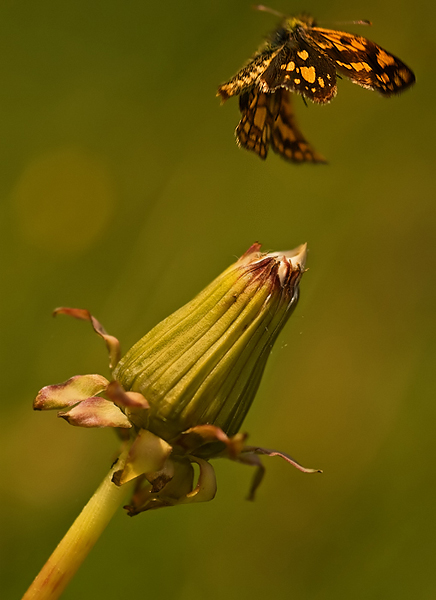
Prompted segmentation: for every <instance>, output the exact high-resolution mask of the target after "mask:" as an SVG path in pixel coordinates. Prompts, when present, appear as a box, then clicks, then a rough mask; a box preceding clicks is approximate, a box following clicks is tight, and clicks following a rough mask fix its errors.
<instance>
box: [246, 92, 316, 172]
mask: <svg viewBox="0 0 436 600" xmlns="http://www.w3.org/2000/svg"><path fill="white" fill-rule="evenodd" d="M239 108H240V110H241V113H242V117H241V120H240V122H239V125H238V127H237V128H236V138H237V141H238V144H239V145H240V146H241V147H242V148H246V149H247V150H252V151H253V152H255V153H256V154H258V155H259V156H260V158H262V159H265V158H266V157H267V154H268V149H269V147H270V146H271V148H272V149H273V151H274V152H277V153H278V154H279V155H280V156H282V157H283V158H285V159H286V160H289V161H291V162H296V163H303V162H314V163H318V162H325V159H324V158H323V157H322V156H321V155H320V154H318V153H317V152H316V151H315V150H314V149H313V148H312V147H311V146H310V144H308V142H307V141H306V140H305V138H304V136H303V134H302V133H301V131H300V130H299V129H298V127H297V124H296V122H295V117H294V113H293V110H292V105H291V95H290V92H288V91H287V90H285V89H283V88H282V89H277V90H276V92H274V93H265V92H260V91H259V90H257V89H256V88H252V89H251V90H249V91H247V92H244V93H243V94H241V96H240V98H239Z"/></svg>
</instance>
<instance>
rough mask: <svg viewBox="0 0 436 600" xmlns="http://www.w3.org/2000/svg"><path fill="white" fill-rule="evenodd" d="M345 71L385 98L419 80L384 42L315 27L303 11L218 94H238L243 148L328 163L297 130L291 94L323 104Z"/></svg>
mask: <svg viewBox="0 0 436 600" xmlns="http://www.w3.org/2000/svg"><path fill="white" fill-rule="evenodd" d="M258 8H259V9H260V10H267V9H265V7H258ZM337 74H338V75H337ZM341 75H344V76H345V77H348V78H349V79H351V81H353V82H354V83H357V84H358V85H361V86H362V87H364V88H367V89H370V90H376V91H378V92H379V93H380V94H382V95H383V96H391V95H392V94H396V93H399V92H402V91H403V90H405V89H406V88H408V87H409V86H410V85H412V83H413V82H414V81H415V76H414V74H413V72H412V71H411V70H410V69H409V67H407V66H406V65H405V64H404V63H403V62H402V61H401V60H400V59H398V58H397V57H396V56H394V55H393V54H390V53H389V52H387V51H386V50H384V49H383V48H382V47H381V46H378V45H377V44H375V43H374V42H371V41H370V40H368V39H366V38H364V37H361V36H356V35H353V34H351V33H345V32H343V31H335V30H332V29H323V28H321V27H316V26H315V21H314V19H312V17H308V16H305V15H303V16H300V17H290V18H285V19H284V20H283V22H282V23H281V25H280V26H279V27H278V29H276V30H275V31H274V32H273V34H272V35H271V36H270V38H269V39H268V40H267V42H265V44H263V46H262V47H261V48H260V49H259V50H258V51H257V52H256V54H255V55H254V56H253V57H252V58H251V60H250V61H249V62H248V64H247V65H246V66H245V67H243V68H242V69H241V70H240V71H239V72H238V73H237V74H236V75H235V76H234V77H232V79H230V80H229V81H227V82H226V83H223V84H222V85H220V86H219V88H218V94H217V95H219V96H221V98H222V100H223V101H224V100H227V98H230V96H235V95H239V96H240V98H239V108H240V111H241V113H242V118H241V121H240V123H239V125H238V127H237V129H236V137H237V141H238V143H239V145H240V146H242V147H244V148H247V149H248V150H253V151H254V152H256V154H258V155H259V156H260V158H263V159H265V158H266V156H267V153H268V149H269V147H271V148H272V149H273V150H274V151H275V152H277V153H278V154H280V155H281V156H282V157H283V158H285V159H287V160H290V161H293V162H296V163H301V162H307V161H309V162H325V161H324V159H323V157H322V156H320V155H319V154H317V153H316V152H315V151H314V150H313V148H311V146H310V145H309V144H308V143H307V141H306V140H305V139H304V137H303V135H302V134H301V132H300V131H299V129H298V128H297V126H296V123H295V118H294V115H293V111H292V106H291V96H290V92H294V93H298V94H301V95H302V96H303V98H308V99H309V100H312V102H317V103H320V104H324V103H327V102H330V100H332V99H333V98H334V96H335V95H336V91H337V85H336V78H337V76H339V77H340V76H341Z"/></svg>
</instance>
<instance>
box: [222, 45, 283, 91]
mask: <svg viewBox="0 0 436 600" xmlns="http://www.w3.org/2000/svg"><path fill="white" fill-rule="evenodd" d="M280 49H281V48H276V49H274V50H273V49H266V50H263V51H260V52H258V53H256V54H255V55H254V57H253V58H252V59H251V60H250V61H249V62H248V63H247V64H246V65H245V67H243V68H242V69H241V70H240V71H238V72H237V73H236V75H235V76H234V77H232V78H231V79H229V81H227V82H226V83H223V84H222V85H220V86H219V87H218V92H217V96H221V99H222V100H223V101H224V100H227V98H230V96H236V95H238V94H240V93H242V92H243V91H244V90H246V89H247V88H249V87H251V86H252V85H253V84H255V83H256V81H257V80H258V79H259V76H260V75H261V74H262V73H263V72H264V71H265V70H266V69H267V68H268V66H269V64H270V63H271V61H272V60H273V59H274V58H275V56H276V54H277V53H278V52H279V51H280Z"/></svg>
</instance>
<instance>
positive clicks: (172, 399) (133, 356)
mask: <svg viewBox="0 0 436 600" xmlns="http://www.w3.org/2000/svg"><path fill="white" fill-rule="evenodd" d="M259 249H260V245H259V244H254V245H253V246H252V247H251V248H250V249H249V250H248V251H247V252H246V253H245V254H244V255H243V256H242V257H241V258H240V259H239V260H238V261H237V262H236V263H234V264H233V265H232V266H230V267H229V268H228V269H226V271H224V273H222V274H221V275H220V276H219V277H217V278H216V279H215V280H214V281H213V282H212V283H211V284H210V285H209V286H207V288H206V289H205V290H203V291H202V292H201V293H200V294H199V295H198V296H196V297H195V298H194V299H193V300H191V302H188V304H186V305H185V306H183V307H182V308H180V309H179V310H178V311H176V312H175V313H174V314H172V315H171V316H170V317H168V318H167V319H165V320H164V321H162V322H161V323H159V324H158V325H157V326H156V327H155V328H154V329H152V330H151V331H150V332H149V333H148V334H147V335H145V336H144V337H143V338H142V339H141V340H139V342H137V343H136V344H135V345H134V346H133V347H132V348H131V349H130V350H129V351H128V352H127V354H126V355H125V356H124V357H123V358H122V359H121V361H120V362H119V363H118V365H117V367H116V368H115V369H114V372H113V375H114V378H115V379H116V380H117V381H118V382H119V383H121V385H122V386H123V388H124V389H126V390H130V391H135V392H139V393H141V394H142V395H143V396H144V397H145V398H146V399H147V402H148V404H149V406H150V408H149V409H148V410H146V411H139V412H138V411H137V412H135V413H134V414H129V415H128V416H129V418H130V420H131V421H132V422H133V423H134V424H135V425H136V426H138V427H141V428H144V429H148V430H149V431H151V432H153V433H154V434H156V435H158V436H159V437H162V438H163V439H165V440H166V441H168V442H171V441H172V440H173V439H174V438H175V437H176V436H178V435H179V434H180V433H182V432H183V431H185V430H187V429H189V428H191V427H194V426H197V425H202V424H210V425H214V426H216V427H219V428H220V429H221V430H222V431H224V432H225V433H226V434H227V435H228V436H233V435H235V434H236V433H237V432H238V431H239V428H240V426H241V424H242V422H243V420H244V418H245V416H246V414H247V412H248V410H249V408H250V406H251V403H252V402H253V399H254V396H255V394H256V391H257V389H258V387H259V384H260V380H261V377H262V373H263V370H264V368H265V364H266V361H267V359H268V356H269V354H270V350H271V348H272V345H273V343H274V341H275V339H276V338H277V336H278V334H279V332H280V331H281V329H282V327H283V326H284V324H285V323H286V321H287V319H288V318H289V316H290V315H291V313H292V311H293V310H294V308H295V306H296V304H297V301H298V295H299V283H300V279H301V276H302V274H303V272H304V263H305V258H306V245H303V246H299V247H298V248H296V249H295V250H292V251H289V252H275V253H268V254H261V253H260V252H259Z"/></svg>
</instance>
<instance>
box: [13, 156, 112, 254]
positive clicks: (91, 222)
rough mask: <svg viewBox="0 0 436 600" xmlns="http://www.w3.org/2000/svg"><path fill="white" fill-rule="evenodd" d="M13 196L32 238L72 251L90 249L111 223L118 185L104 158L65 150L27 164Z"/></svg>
mask: <svg viewBox="0 0 436 600" xmlns="http://www.w3.org/2000/svg"><path fill="white" fill-rule="evenodd" d="M12 200H13V204H14V208H15V213H16V217H17V221H18V223H17V227H18V231H19V234H20V235H21V236H22V237H23V238H24V239H25V241H26V242H28V243H30V244H31V245H32V246H35V247H38V248H40V249H42V250H53V251H54V252H55V253H56V254H60V255H65V254H67V255H71V254H76V253H78V252H82V251H83V250H86V248H88V247H89V246H91V245H92V244H93V243H94V241H95V240H96V239H98V238H99V237H100V236H101V234H102V233H103V231H104V230H105V228H106V227H107V226H108V224H109V221H110V218H111V215H112V213H113V208H114V205H115V187H114V182H113V180H112V177H111V175H110V172H109V169H108V168H107V167H106V166H105V165H104V163H103V162H102V161H101V160H100V159H99V158H97V157H95V156H92V155H90V154H88V153H87V152H85V151H80V150H78V149H71V148H61V149H58V150H55V151H53V152H51V153H48V154H44V155H42V156H38V157H37V158H35V159H34V160H33V161H32V162H31V163H30V164H28V165H27V167H26V168H25V169H24V170H23V173H22V175H21V177H20V178H19V180H18V182H17V184H16V186H15V189H14V190H13V194H12Z"/></svg>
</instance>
